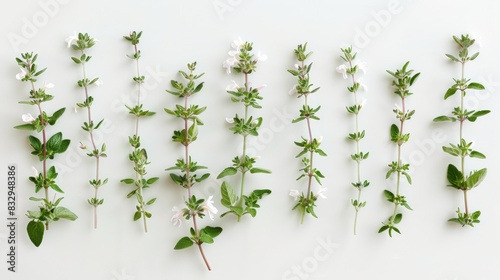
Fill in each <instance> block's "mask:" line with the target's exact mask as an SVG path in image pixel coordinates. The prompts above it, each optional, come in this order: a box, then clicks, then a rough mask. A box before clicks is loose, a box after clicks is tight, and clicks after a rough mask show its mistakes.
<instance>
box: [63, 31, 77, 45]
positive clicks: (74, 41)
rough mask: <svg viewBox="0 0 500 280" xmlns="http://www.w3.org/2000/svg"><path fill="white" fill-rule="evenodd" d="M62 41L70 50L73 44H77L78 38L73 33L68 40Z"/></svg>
mask: <svg viewBox="0 0 500 280" xmlns="http://www.w3.org/2000/svg"><path fill="white" fill-rule="evenodd" d="M64 41H65V42H66V44H68V48H70V47H71V46H72V45H74V44H76V42H78V36H77V35H76V33H75V34H74V35H71V36H69V37H68V38H66V40H64Z"/></svg>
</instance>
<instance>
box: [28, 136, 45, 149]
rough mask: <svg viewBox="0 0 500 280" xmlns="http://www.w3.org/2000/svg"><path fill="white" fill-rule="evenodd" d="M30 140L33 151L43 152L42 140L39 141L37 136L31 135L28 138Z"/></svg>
mask: <svg viewBox="0 0 500 280" xmlns="http://www.w3.org/2000/svg"><path fill="white" fill-rule="evenodd" d="M28 139H29V141H30V144H31V147H33V149H35V150H37V151H41V150H42V141H40V139H38V138H36V137H35V136H32V135H30V136H29V137H28Z"/></svg>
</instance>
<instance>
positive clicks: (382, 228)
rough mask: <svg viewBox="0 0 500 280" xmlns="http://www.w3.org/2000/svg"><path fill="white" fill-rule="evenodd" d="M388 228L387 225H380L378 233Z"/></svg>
mask: <svg viewBox="0 0 500 280" xmlns="http://www.w3.org/2000/svg"><path fill="white" fill-rule="evenodd" d="M388 228H389V226H388V225H385V226H382V227H381V228H380V229H379V230H378V233H381V232H384V231H386V230H387V229H388Z"/></svg>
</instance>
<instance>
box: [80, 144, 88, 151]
mask: <svg viewBox="0 0 500 280" xmlns="http://www.w3.org/2000/svg"><path fill="white" fill-rule="evenodd" d="M80 149H82V150H86V149H87V146H85V145H84V144H83V143H82V142H80Z"/></svg>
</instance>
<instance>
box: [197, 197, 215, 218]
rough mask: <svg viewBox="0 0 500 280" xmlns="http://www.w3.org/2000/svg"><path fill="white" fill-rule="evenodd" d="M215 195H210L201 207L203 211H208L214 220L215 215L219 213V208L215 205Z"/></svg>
mask: <svg viewBox="0 0 500 280" xmlns="http://www.w3.org/2000/svg"><path fill="white" fill-rule="evenodd" d="M213 198H214V196H213V195H211V196H209V197H208V199H207V200H205V201H204V202H203V203H202V204H201V205H200V207H201V209H203V211H205V212H208V216H209V217H210V219H211V220H212V221H213V220H214V215H215V214H217V212H218V210H217V208H215V206H214V205H213V203H214V202H213V200H212V199H213Z"/></svg>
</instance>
